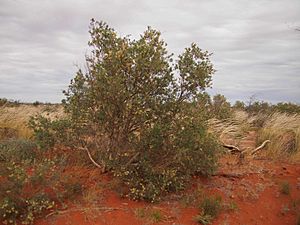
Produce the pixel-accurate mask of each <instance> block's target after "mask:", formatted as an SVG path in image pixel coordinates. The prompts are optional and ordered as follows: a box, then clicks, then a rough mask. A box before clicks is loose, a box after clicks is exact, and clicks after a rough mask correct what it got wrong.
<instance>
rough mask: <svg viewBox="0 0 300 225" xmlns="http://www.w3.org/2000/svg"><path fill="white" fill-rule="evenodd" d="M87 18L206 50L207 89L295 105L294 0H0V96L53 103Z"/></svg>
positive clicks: (298, 22) (71, 67)
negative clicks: (210, 70) (210, 69)
mask: <svg viewBox="0 0 300 225" xmlns="http://www.w3.org/2000/svg"><path fill="white" fill-rule="evenodd" d="M91 18H95V19H96V20H103V21H106V22H107V23H108V24H109V25H110V26H112V27H113V28H115V29H116V30H117V32H118V33H119V34H120V35H127V34H131V35H132V36H133V37H138V34H140V33H142V32H143V31H144V30H145V29H146V27H147V26H148V25H150V26H152V27H153V28H155V29H158V30H160V31H161V32H162V36H163V38H164V40H165V41H166V42H167V43H168V50H169V52H174V53H175V54H176V55H178V54H179V53H181V52H182V50H183V49H184V48H185V47H188V46H189V45H190V43H191V42H195V43H197V44H198V46H199V47H200V48H202V49H204V50H208V51H209V52H212V53H213V57H212V61H213V63H214V65H215V68H216V69H217V72H216V73H215V75H214V77H213V89H212V90H211V91H210V92H211V93H221V94H224V95H225V96H226V97H227V98H228V99H229V100H231V101H235V100H238V99H240V100H247V99H249V97H250V96H252V95H255V96H256V98H257V99H259V100H267V101H272V102H278V101H292V102H297V103H300V31H297V30H296V29H299V28H300V0H285V1H283V0H251V1H249V0H186V1H179V0H152V1H150V0H149V1H146V0H119V1H117V0H88V1H87V0H77V1H75V0H0V98H1V97H2V98H3V97H5V98H8V99H16V100H21V101H27V102H30V101H31V102H32V101H36V100H38V101H43V102H60V101H61V99H62V98H63V94H62V93H61V92H62V90H64V89H66V87H67V86H68V84H69V82H70V79H71V78H72V77H73V76H74V74H75V72H76V70H77V68H78V67H77V66H79V67H83V65H84V55H85V54H86V53H88V47H87V42H88V40H89V35H88V25H89V21H90V19H91Z"/></svg>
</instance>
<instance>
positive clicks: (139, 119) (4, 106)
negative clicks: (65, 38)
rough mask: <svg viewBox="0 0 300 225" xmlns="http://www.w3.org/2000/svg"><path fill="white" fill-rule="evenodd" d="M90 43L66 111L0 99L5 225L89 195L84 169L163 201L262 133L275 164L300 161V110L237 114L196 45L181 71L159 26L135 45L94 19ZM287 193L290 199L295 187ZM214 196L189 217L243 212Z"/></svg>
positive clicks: (284, 187) (128, 191)
mask: <svg viewBox="0 0 300 225" xmlns="http://www.w3.org/2000/svg"><path fill="white" fill-rule="evenodd" d="M90 35H91V40H90V42H89V46H90V47H91V49H92V52H91V54H90V55H89V56H87V71H82V70H81V69H79V70H78V72H77V73H76V76H75V77H74V79H73V80H72V81H71V83H70V85H69V88H68V89H67V90H66V91H64V94H65V99H64V100H63V104H62V105H55V104H53V105H52V104H45V103H41V102H38V101H36V102H34V103H33V104H25V103H20V102H18V101H10V100H7V99H0V172H1V176H0V217H1V219H2V221H3V222H4V223H6V224H16V223H19V222H21V223H23V224H32V223H34V221H35V219H36V218H38V217H40V216H43V215H46V214H48V213H53V212H54V211H55V210H58V209H59V208H60V207H62V205H63V202H64V201H65V200H66V199H72V198H73V197H74V196H77V195H79V194H81V193H82V192H84V184H83V183H82V182H83V179H79V177H82V176H79V175H78V174H76V171H75V172H74V174H72V176H66V174H65V173H66V171H68V169H69V168H72V169H73V166H74V168H75V167H76V168H80V169H81V170H82V169H84V168H87V167H89V166H93V167H95V168H98V169H99V173H105V172H109V173H110V174H111V175H112V176H113V177H114V178H115V180H114V182H112V183H114V184H115V186H117V187H114V189H116V190H121V189H122V191H120V193H121V192H122V196H127V197H130V198H132V199H134V200H146V201H149V202H157V201H159V200H160V199H161V197H162V196H165V195H166V194H168V193H170V192H176V191H179V190H183V189H184V188H185V187H186V186H188V184H189V181H190V178H191V177H193V176H197V175H201V176H210V175H212V174H214V172H215V171H216V169H217V161H218V156H219V155H220V154H221V153H222V151H221V146H222V145H223V144H224V143H225V142H226V144H230V145H234V146H238V147H240V145H241V143H242V142H243V140H244V139H245V138H246V137H247V136H248V135H249V133H251V132H254V133H256V134H257V139H256V140H255V141H256V143H255V145H256V146H258V145H260V144H262V143H263V142H264V141H266V140H268V143H270V144H269V145H267V146H266V147H265V148H264V151H263V152H264V154H265V155H266V156H268V157H271V158H274V159H279V158H280V159H282V158H283V157H285V158H289V159H293V160H300V144H299V143H300V139H299V138H300V115H299V113H300V106H298V105H295V104H292V103H278V104H276V105H272V104H269V103H266V102H259V101H252V102H250V103H249V104H248V105H247V104H245V103H243V102H241V101H238V102H236V103H235V104H234V105H233V106H231V105H230V103H229V102H228V101H227V100H226V98H225V96H223V95H220V94H218V95H215V96H213V97H211V96H209V95H208V93H207V92H206V90H207V88H209V87H210V86H211V81H212V76H213V74H214V72H215V70H214V68H213V64H212V63H211V61H210V56H211V54H209V53H208V52H206V51H202V50H201V49H200V48H199V47H198V46H197V45H196V44H191V46H190V47H188V48H186V49H185V50H184V51H183V53H182V54H181V55H179V56H178V58H177V60H175V61H174V56H173V54H169V53H168V52H167V50H166V43H165V42H164V41H163V40H162V39H161V34H160V32H159V31H156V30H154V29H152V28H150V27H149V28H148V29H147V30H146V31H145V32H144V33H143V34H142V35H141V36H140V38H139V39H137V40H131V39H129V38H128V36H126V37H119V36H118V35H117V33H116V31H115V30H114V29H113V28H111V27H109V26H108V25H107V24H106V23H103V22H97V21H95V20H92V21H91V24H90ZM243 150H244V149H243ZM224 152H225V151H224ZM80 169H79V170H80ZM74 170H75V169H74ZM81 175H82V174H81ZM87 175H88V174H87ZM95 183H97V181H95ZM95 187H97V186H95ZM280 192H281V193H282V194H286V195H289V194H290V185H289V183H287V182H283V183H282V184H281V185H280ZM203 193H204V192H203V190H202V188H199V189H197V190H196V191H195V192H193V193H192V194H190V195H189V194H185V197H184V198H182V199H181V201H182V204H183V205H186V206H190V205H193V206H195V205H199V202H200V205H199V211H200V213H199V215H197V216H196V217H195V218H194V219H195V221H197V222H199V223H201V224H210V223H211V222H212V221H213V220H214V218H215V217H217V216H218V214H219V213H220V211H221V210H222V209H225V210H230V211H236V210H237V209H238V206H237V204H235V203H234V202H230V203H228V204H224V203H222V199H221V197H214V196H211V197H206V196H205V195H204V194H203ZM84 196H85V198H86V199H92V200H91V201H94V200H95V198H97V197H95V196H93V193H85V194H84ZM135 214H136V216H137V217H140V218H144V217H147V218H148V219H149V220H150V221H151V222H154V223H156V222H161V221H163V219H164V216H163V214H162V212H161V211H159V210H150V211H149V210H145V209H144V208H140V209H137V210H136V211H135Z"/></svg>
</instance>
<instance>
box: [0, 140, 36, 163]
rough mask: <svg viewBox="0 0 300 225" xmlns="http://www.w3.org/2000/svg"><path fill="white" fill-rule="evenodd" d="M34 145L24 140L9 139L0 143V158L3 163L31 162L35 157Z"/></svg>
mask: <svg viewBox="0 0 300 225" xmlns="http://www.w3.org/2000/svg"><path fill="white" fill-rule="evenodd" d="M36 148H37V146H36V144H35V143H34V142H32V141H30V140H26V139H10V140H6V141H2V142H0V158H1V159H2V160H5V161H13V160H15V161H22V160H29V161H32V160H33V159H34V158H35V155H36Z"/></svg>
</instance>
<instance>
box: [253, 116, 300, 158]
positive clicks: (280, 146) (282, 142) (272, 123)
mask: <svg viewBox="0 0 300 225" xmlns="http://www.w3.org/2000/svg"><path fill="white" fill-rule="evenodd" d="M258 134H259V135H258V143H261V142H263V141H264V140H266V139H269V140H270V141H271V143H270V145H269V146H268V150H267V155H268V156H270V157H272V158H282V157H288V158H290V159H291V160H292V161H300V115H299V114H294V115H287V114H285V113H274V114H273V115H271V116H270V118H269V119H268V120H266V121H265V123H264V126H263V127H262V128H261V129H260V130H259V131H258Z"/></svg>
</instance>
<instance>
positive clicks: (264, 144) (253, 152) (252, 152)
mask: <svg viewBox="0 0 300 225" xmlns="http://www.w3.org/2000/svg"><path fill="white" fill-rule="evenodd" d="M270 142H271V141H270V140H265V141H264V142H263V143H262V144H261V145H260V146H258V147H257V148H256V149H254V150H253V151H251V153H250V154H251V155H254V154H256V153H257V152H258V151H259V150H261V149H262V148H264V147H265V146H266V144H268V143H270Z"/></svg>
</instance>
